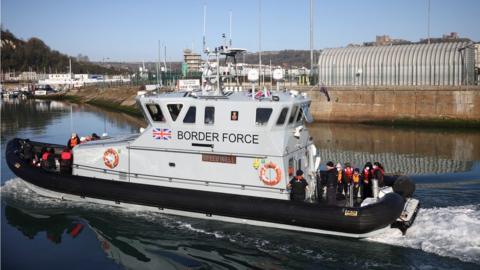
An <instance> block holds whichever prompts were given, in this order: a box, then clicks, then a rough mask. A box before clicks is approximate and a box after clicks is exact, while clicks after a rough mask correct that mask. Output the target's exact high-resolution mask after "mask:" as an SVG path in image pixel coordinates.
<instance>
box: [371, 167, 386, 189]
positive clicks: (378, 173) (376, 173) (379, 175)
mask: <svg viewBox="0 0 480 270" xmlns="http://www.w3.org/2000/svg"><path fill="white" fill-rule="evenodd" d="M384 175H385V171H384V170H383V166H382V164H380V162H378V161H377V162H374V163H373V179H377V180H378V186H379V187H383V186H385V183H384V181H383V176H384Z"/></svg>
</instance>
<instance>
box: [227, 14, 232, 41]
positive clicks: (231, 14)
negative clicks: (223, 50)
mask: <svg viewBox="0 0 480 270" xmlns="http://www.w3.org/2000/svg"><path fill="white" fill-rule="evenodd" d="M229 35H230V36H229V38H230V42H229V44H228V46H229V47H232V11H231V10H230V34H229Z"/></svg>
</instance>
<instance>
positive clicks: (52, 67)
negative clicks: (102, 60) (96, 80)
mask: <svg viewBox="0 0 480 270" xmlns="http://www.w3.org/2000/svg"><path fill="white" fill-rule="evenodd" d="M1 39H2V43H1V61H2V62H1V63H2V65H1V67H2V72H13V71H16V72H19V71H20V72H21V71H30V70H32V71H36V72H37V73H43V72H46V73H57V72H58V73H65V72H67V71H68V65H69V58H70V57H69V56H68V55H65V54H62V53H60V52H59V51H56V50H52V49H50V47H48V46H47V45H46V44H45V43H44V42H43V41H42V40H41V39H38V38H35V37H33V38H30V39H29V40H27V41H24V40H21V39H18V38H16V37H15V35H14V34H12V33H11V32H10V31H8V30H2V31H1ZM71 59H72V72H73V73H90V74H121V73H125V72H127V70H125V69H119V68H105V67H102V66H100V65H98V64H94V63H90V62H84V61H81V62H79V61H77V59H76V58H74V57H71Z"/></svg>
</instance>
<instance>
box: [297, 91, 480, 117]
mask: <svg viewBox="0 0 480 270" xmlns="http://www.w3.org/2000/svg"><path fill="white" fill-rule="evenodd" d="M327 89H328V93H329V95H330V98H331V101H330V102H327V98H326V97H325V95H324V94H323V93H321V92H320V91H319V89H318V88H314V89H312V88H310V89H307V88H303V89H299V90H301V91H305V92H307V93H309V96H310V97H311V98H312V106H311V112H312V114H313V116H314V118H315V120H316V121H334V122H370V121H378V120H380V121H395V120H408V119H411V120H416V121H424V120H425V121H431V120H433V121H439V120H444V119H449V120H461V121H473V122H478V121H480V87H478V86H476V87H462V88H460V87H459V88H440V87H438V88H437V87H431V88H427V87H426V88H419V87H410V88H409V87H402V88H355V87H350V88H345V87H343V88H328V87H327Z"/></svg>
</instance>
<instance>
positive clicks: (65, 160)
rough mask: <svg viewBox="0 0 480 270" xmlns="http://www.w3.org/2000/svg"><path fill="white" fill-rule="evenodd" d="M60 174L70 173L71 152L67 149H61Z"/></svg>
mask: <svg viewBox="0 0 480 270" xmlns="http://www.w3.org/2000/svg"><path fill="white" fill-rule="evenodd" d="M60 173H64V174H71V173H72V151H71V150H70V149H68V147H65V148H63V151H62V153H61V154H60Z"/></svg>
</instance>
